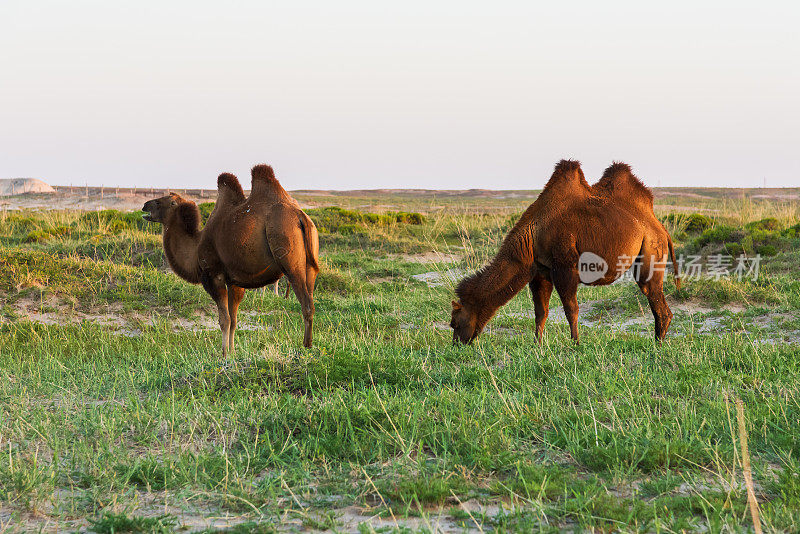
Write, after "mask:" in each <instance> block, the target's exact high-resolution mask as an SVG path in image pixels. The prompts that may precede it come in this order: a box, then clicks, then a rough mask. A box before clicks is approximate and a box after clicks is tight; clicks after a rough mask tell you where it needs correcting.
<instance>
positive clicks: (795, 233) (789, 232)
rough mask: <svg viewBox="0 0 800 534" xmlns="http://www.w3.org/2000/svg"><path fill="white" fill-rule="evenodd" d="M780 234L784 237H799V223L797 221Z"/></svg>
mask: <svg viewBox="0 0 800 534" xmlns="http://www.w3.org/2000/svg"><path fill="white" fill-rule="evenodd" d="M781 234H782V235H783V236H784V237H800V223H797V224H795V225H794V226H790V227H789V228H787V229H786V230H784V231H783V232H781Z"/></svg>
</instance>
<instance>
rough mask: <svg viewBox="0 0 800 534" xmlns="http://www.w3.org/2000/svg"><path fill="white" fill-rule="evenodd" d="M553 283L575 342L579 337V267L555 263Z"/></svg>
mask: <svg viewBox="0 0 800 534" xmlns="http://www.w3.org/2000/svg"><path fill="white" fill-rule="evenodd" d="M550 276H551V278H552V279H553V285H554V286H555V288H556V291H557V292H558V296H559V297H560V298H561V304H563V306H564V315H566V316H567V321H568V322H569V332H570V336H571V337H572V339H574V340H575V343H580V340H579V338H578V282H579V280H580V278H579V277H578V269H577V267H576V266H575V265H554V266H553V269H552V270H551V273H550Z"/></svg>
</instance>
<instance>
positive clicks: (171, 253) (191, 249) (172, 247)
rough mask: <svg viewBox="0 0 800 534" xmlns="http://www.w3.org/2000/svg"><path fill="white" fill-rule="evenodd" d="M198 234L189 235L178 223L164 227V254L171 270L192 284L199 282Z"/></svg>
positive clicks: (174, 222) (173, 222)
mask: <svg viewBox="0 0 800 534" xmlns="http://www.w3.org/2000/svg"><path fill="white" fill-rule="evenodd" d="M199 242H200V234H199V232H198V233H195V234H190V233H189V232H187V231H186V228H184V226H183V225H182V224H181V223H180V222H178V221H172V222H171V223H169V224H165V225H164V254H165V255H166V256H167V262H169V266H170V267H171V268H172V270H173V271H174V272H175V274H177V275H178V276H180V277H181V278H183V279H184V280H186V281H187V282H191V283H192V284H197V283H199V282H200V269H199V264H198V262H197V246H198V244H199Z"/></svg>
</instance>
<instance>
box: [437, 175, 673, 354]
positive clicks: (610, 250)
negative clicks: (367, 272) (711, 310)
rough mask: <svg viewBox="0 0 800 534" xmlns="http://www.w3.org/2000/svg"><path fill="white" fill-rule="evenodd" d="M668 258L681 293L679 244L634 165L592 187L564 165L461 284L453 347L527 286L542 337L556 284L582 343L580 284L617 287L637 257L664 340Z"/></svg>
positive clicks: (455, 307) (640, 279) (640, 280)
mask: <svg viewBox="0 0 800 534" xmlns="http://www.w3.org/2000/svg"><path fill="white" fill-rule="evenodd" d="M667 254H669V257H670V258H671V260H672V264H673V267H675V275H676V276H675V284H676V286H677V287H678V288H680V279H679V278H678V272H677V265H676V263H675V255H674V250H673V246H672V240H671V239H670V236H669V234H668V233H667V231H666V229H665V228H664V226H663V225H662V224H661V223H660V222H659V221H658V219H656V217H655V215H654V214H653V195H652V193H651V192H650V190H649V189H647V187H645V186H644V185H643V184H642V183H641V182H640V181H639V179H638V178H636V177H635V176H634V175H633V173H631V171H630V167H628V166H627V165H625V164H623V163H615V164H614V165H611V166H610V167H609V168H608V169H606V171H605V173H604V174H603V177H602V178H601V179H600V181H599V182H598V183H597V184H595V186H593V187H592V186H589V184H588V183H587V182H586V178H585V177H584V175H583V171H582V170H581V167H580V163H579V162H577V161H571V160H561V161H560V162H559V163H558V164H557V165H556V167H555V171H554V172H553V175H552V177H551V178H550V180H549V181H548V182H547V185H545V187H544V189H543V190H542V193H541V194H540V195H539V197H538V198H537V199H536V201H535V202H534V203H533V204H531V205H530V207H529V208H528V209H527V210H526V211H525V213H523V214H522V217H521V218H520V220H519V221H518V222H517V224H516V225H515V226H514V228H513V229H512V230H511V231H510V232H509V233H508V235H507V236H506V238H505V239H504V241H503V243H502V245H501V246H500V251H499V252H498V253H497V255H496V256H495V258H494V259H493V260H492V261H491V262H490V263H489V264H488V265H487V266H485V267H483V268H482V269H480V270H479V271H478V272H477V273H475V274H473V275H471V276H468V277H467V278H465V279H464V280H462V281H461V282H460V283H459V284H458V286H457V287H456V296H457V297H458V299H457V300H454V301H453V302H452V316H451V321H450V327H451V328H452V329H453V343H456V342H459V341H460V342H462V343H472V341H473V340H474V339H475V338H476V337H477V336H478V335H479V334H480V333H481V332H482V331H483V329H484V327H485V326H486V323H487V322H489V320H490V319H491V318H492V317H493V316H494V314H495V313H496V312H497V310H498V309H499V308H500V307H501V306H503V305H504V304H506V303H507V302H508V301H509V300H511V298H512V297H513V296H514V295H516V294H517V293H519V291H520V290H522V288H523V287H525V285H528V286H529V287H530V291H531V296H532V297H533V304H534V311H535V317H536V338H537V340H539V341H541V338H542V333H543V331H544V324H545V321H546V320H547V315H548V305H549V302H550V295H551V293H552V291H553V287H555V289H556V291H557V292H558V295H559V297H560V298H561V302H562V303H563V305H564V313H565V315H566V316H567V321H568V322H569V327H570V335H571V337H572V339H574V340H575V341H576V342H578V298H577V289H578V284H579V283H585V284H587V285H607V284H610V283H611V282H613V281H614V280H616V279H617V278H619V277H620V276H621V275H622V274H623V273H625V271H627V270H628V269H629V268H630V267H631V266H632V265H633V263H634V260H637V258H638V260H639V261H638V262H637V267H636V268H635V269H634V270H635V272H634V277H635V279H636V282H637V284H638V285H639V289H640V290H641V291H642V293H643V294H644V295H645V296H646V297H647V300H648V301H649V303H650V309H651V311H652V312H653V317H654V318H655V336H656V338H657V339H658V340H663V339H664V336H665V335H666V333H667V329H668V328H669V324H670V322H671V320H672V312H671V311H670V309H669V306H667V302H666V299H665V298H664V292H663V287H662V286H663V278H664V271H665V269H666V258H667Z"/></svg>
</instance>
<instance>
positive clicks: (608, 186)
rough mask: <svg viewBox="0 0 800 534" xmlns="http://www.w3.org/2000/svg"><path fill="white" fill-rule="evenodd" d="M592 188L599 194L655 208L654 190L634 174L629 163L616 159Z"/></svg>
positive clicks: (651, 208)
mask: <svg viewBox="0 0 800 534" xmlns="http://www.w3.org/2000/svg"><path fill="white" fill-rule="evenodd" d="M592 189H593V190H594V191H595V193H597V194H600V195H604V196H608V197H611V198H615V199H618V200H626V201H628V202H631V203H634V204H639V205H641V206H642V207H647V208H649V209H650V211H652V210H653V192H652V191H650V188H649V187H647V186H646V185H644V184H643V183H642V181H641V180H640V179H639V178H638V177H637V176H636V175H635V174H633V171H632V170H631V167H630V165H628V164H627V163H623V162H621V161H615V162H614V163H612V164H611V165H609V167H608V168H607V169H606V170H605V171H603V176H602V177H601V178H600V180H598V181H597V183H596V184H594V185H593V186H592Z"/></svg>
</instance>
